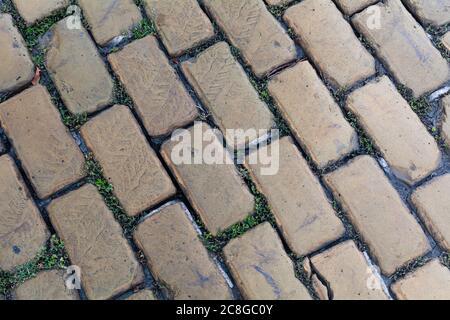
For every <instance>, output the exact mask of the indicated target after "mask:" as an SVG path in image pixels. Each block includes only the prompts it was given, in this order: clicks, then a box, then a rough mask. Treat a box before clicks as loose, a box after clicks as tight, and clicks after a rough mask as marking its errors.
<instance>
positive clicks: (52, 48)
mask: <svg viewBox="0 0 450 320" xmlns="http://www.w3.org/2000/svg"><path fill="white" fill-rule="evenodd" d="M69 19H70V17H68V18H66V19H64V20H61V21H60V22H58V23H57V24H56V25H55V26H53V27H52V29H50V31H49V32H48V33H47V35H46V37H47V43H46V44H45V47H46V66H47V69H48V71H49V73H50V76H51V77H52V79H53V81H54V82H55V85H56V88H57V89H58V91H59V93H60V95H61V98H62V100H63V101H64V103H65V105H66V106H67V108H68V109H69V110H70V111H71V112H73V113H83V112H94V111H97V110H99V109H101V108H102V107H105V106H107V105H108V104H110V103H111V102H112V100H113V88H114V84H113V81H112V79H111V76H110V75H109V73H108V71H107V69H106V66H105V64H104V63H103V61H102V59H101V57H100V55H99V53H98V51H97V48H96V46H95V44H94V42H93V41H92V40H91V38H90V36H89V34H88V32H87V31H86V30H85V29H84V28H81V29H75V28H72V29H70V28H69V27H68V26H69V25H70V24H69V23H70V20H69Z"/></svg>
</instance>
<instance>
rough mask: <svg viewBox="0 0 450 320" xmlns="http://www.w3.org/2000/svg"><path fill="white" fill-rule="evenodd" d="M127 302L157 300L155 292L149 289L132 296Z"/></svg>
mask: <svg viewBox="0 0 450 320" xmlns="http://www.w3.org/2000/svg"><path fill="white" fill-rule="evenodd" d="M126 300H130V301H145V300H156V299H155V296H154V295H153V292H152V291H151V290H148V289H144V290H141V291H139V292H137V293H134V294H132V295H131V296H129V297H128V298H127V299H126Z"/></svg>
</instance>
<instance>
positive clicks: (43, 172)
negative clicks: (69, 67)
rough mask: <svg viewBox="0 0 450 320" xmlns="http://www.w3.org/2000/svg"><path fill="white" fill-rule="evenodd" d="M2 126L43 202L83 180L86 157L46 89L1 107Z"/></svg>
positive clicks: (29, 92)
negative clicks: (64, 123)
mask: <svg viewBox="0 0 450 320" xmlns="http://www.w3.org/2000/svg"><path fill="white" fill-rule="evenodd" d="M0 123H1V125H2V127H3V129H4V130H5V133H6V134H7V136H8V137H9V139H10V141H11V143H12V146H13V147H14V150H15V152H16V153H17V156H18V157H19V160H20V161H21V162H22V164H23V168H24V170H25V173H26V174H27V176H28V179H30V181H31V183H32V184H33V186H34V188H35V189H36V193H37V195H38V196H39V197H40V198H45V197H48V196H50V195H51V194H53V193H55V192H56V191H58V190H60V189H62V188H63V187H65V186H67V185H69V184H71V183H74V182H76V181H78V180H80V179H81V178H82V177H83V176H84V170H83V166H84V157H83V154H82V153H81V151H80V149H79V148H78V146H77V144H76V143H75V140H74V139H73V138H72V136H71V135H70V134H69V132H68V130H67V128H66V127H65V126H64V125H63V123H62V122H61V118H60V114H59V113H58V110H57V109H56V107H55V106H54V105H53V104H52V101H51V97H50V95H49V94H48V92H47V90H46V89H45V87H43V86H41V85H37V86H34V87H31V88H30V89H27V90H25V91H23V92H22V93H20V94H19V95H16V96H14V97H13V98H11V99H9V100H7V101H5V102H4V103H2V104H0Z"/></svg>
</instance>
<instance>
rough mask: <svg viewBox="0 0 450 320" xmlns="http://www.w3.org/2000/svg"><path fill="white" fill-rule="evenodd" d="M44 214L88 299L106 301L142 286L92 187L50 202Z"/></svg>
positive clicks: (138, 270) (123, 241) (126, 247)
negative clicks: (76, 271) (47, 215)
mask: <svg viewBox="0 0 450 320" xmlns="http://www.w3.org/2000/svg"><path fill="white" fill-rule="evenodd" d="M48 212H49V216H50V220H51V222H52V224H53V226H54V227H55V229H56V232H57V233H58V235H59V236H60V237H61V239H62V240H63V241H64V244H65V248H66V250H67V253H68V254H69V257H70V260H71V262H72V263H73V264H74V265H76V266H78V267H80V269H81V283H82V286H83V289H84V291H85V292H86V295H87V297H88V298H89V299H93V300H102V299H109V298H111V297H113V296H115V295H117V294H119V293H122V292H124V291H126V290H128V289H130V287H132V286H134V285H137V284H139V283H142V281H143V280H144V275H143V272H142V269H141V266H140V265H139V263H138V261H137V260H136V258H135V256H134V253H133V251H132V250H131V248H130V246H129V245H128V242H127V241H126V239H125V238H124V237H123V235H122V229H121V227H120V225H119V224H118V223H117V222H116V221H115V220H114V216H113V214H112V212H111V211H110V210H109V209H108V208H107V207H106V205H105V203H104V202H103V199H102V197H101V196H100V194H99V193H98V192H97V189H96V188H95V187H94V186H92V185H85V186H83V187H81V188H80V189H78V190H76V191H73V192H70V193H69V194H67V195H65V196H63V197H61V198H58V199H56V200H54V201H53V202H52V203H51V204H50V205H49V206H48Z"/></svg>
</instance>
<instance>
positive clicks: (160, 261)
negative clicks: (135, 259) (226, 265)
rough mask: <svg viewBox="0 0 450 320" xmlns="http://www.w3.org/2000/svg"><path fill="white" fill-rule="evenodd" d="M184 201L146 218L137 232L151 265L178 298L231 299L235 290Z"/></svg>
mask: <svg viewBox="0 0 450 320" xmlns="http://www.w3.org/2000/svg"><path fill="white" fill-rule="evenodd" d="M185 210H186V209H185V207H184V205H183V204H181V203H176V204H172V205H169V206H167V207H165V208H163V209H161V211H159V212H156V213H154V214H153V215H151V216H149V217H147V218H145V219H144V221H143V222H142V223H141V224H140V225H139V226H138V227H137V229H136V232H135V234H134V238H135V240H136V243H137V245H138V246H139V247H140V248H141V249H142V250H143V251H144V254H145V256H146V257H147V260H148V265H149V268H150V269H151V271H152V273H153V274H154V275H155V277H156V278H157V279H158V280H159V281H161V282H162V283H164V284H165V285H166V287H167V289H168V290H169V293H170V296H171V298H174V299H181V300H184V299H189V300H202V299H219V300H221V299H230V298H231V291H230V289H229V287H228V286H227V283H226V282H225V278H224V277H223V276H222V274H221V272H220V270H219V268H218V267H217V265H215V264H214V262H213V260H212V259H211V258H210V257H209V255H208V252H207V251H206V249H205V247H204V246H203V244H202V242H201V241H200V239H199V235H198V234H197V232H196V230H195V228H194V226H193V225H192V223H191V221H190V219H189V218H188V216H187V215H186V212H185Z"/></svg>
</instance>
